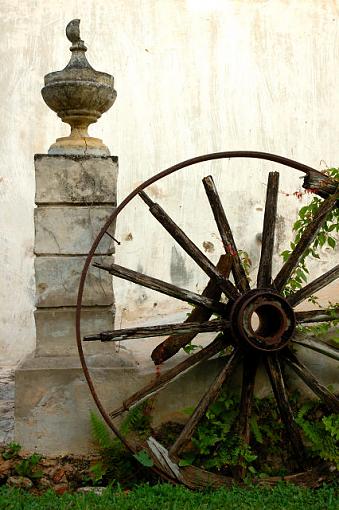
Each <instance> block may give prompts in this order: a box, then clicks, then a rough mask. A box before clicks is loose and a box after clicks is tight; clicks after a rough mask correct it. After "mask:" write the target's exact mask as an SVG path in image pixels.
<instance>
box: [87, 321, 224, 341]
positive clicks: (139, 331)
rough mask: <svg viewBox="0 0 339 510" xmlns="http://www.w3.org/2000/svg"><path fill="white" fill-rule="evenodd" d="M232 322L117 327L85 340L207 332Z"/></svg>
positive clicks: (126, 338)
mask: <svg viewBox="0 0 339 510" xmlns="http://www.w3.org/2000/svg"><path fill="white" fill-rule="evenodd" d="M229 325H230V322H229V321H226V320H224V319H215V320H212V321H207V322H179V323H176V324H161V325H160V326H145V327H137V328H125V329H116V330H114V331H102V332H101V333H98V334H96V335H87V336H85V337H84V341H85V342H91V341H94V340H100V341H101V342H110V341H113V342H118V341H123V340H135V339H138V338H150V337H155V336H165V335H170V334H171V335H181V334H185V333H194V334H196V335H197V334H198V333H207V332H209V331H222V330H223V329H225V328H227V327H229Z"/></svg>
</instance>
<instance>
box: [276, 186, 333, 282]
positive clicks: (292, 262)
mask: <svg viewBox="0 0 339 510" xmlns="http://www.w3.org/2000/svg"><path fill="white" fill-rule="evenodd" d="M337 199H338V194H334V195H330V196H329V197H328V198H326V200H324V201H323V203H322V204H321V206H320V207H319V209H318V212H317V213H316V214H315V216H314V218H313V221H312V222H311V223H310V224H309V225H308V226H307V227H306V228H305V230H304V232H303V234H302V236H301V238H300V240H299V242H298V243H297V245H296V247H295V248H294V250H293V251H292V253H291V255H290V256H289V258H288V259H287V261H286V262H285V264H284V265H283V267H282V268H281V270H280V271H279V273H278V274H277V276H276V278H275V280H274V286H275V288H276V289H277V290H279V291H280V290H282V289H283V287H284V286H285V285H286V283H287V281H288V279H289V278H290V276H291V274H292V273H293V271H294V269H295V268H296V267H297V265H298V262H299V260H300V258H301V257H302V256H303V254H304V252H305V251H306V250H307V248H308V247H309V246H310V244H311V243H312V241H313V240H314V238H315V236H316V235H317V232H318V230H319V228H320V227H321V226H322V224H323V223H324V221H325V219H326V216H327V214H328V213H329V212H330V211H331V210H332V209H333V208H334V207H335V206H336V201H337Z"/></svg>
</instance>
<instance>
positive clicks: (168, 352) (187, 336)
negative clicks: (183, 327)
mask: <svg viewBox="0 0 339 510" xmlns="http://www.w3.org/2000/svg"><path fill="white" fill-rule="evenodd" d="M231 266H232V256H231V255H221V257H220V259H219V262H218V264H217V266H216V267H217V269H218V271H220V272H221V273H222V274H223V275H224V276H226V278H227V277H228V276H229V273H230V270H231ZM202 296H205V297H208V298H210V299H213V300H215V301H218V300H219V299H220V297H221V289H220V287H219V285H218V284H217V283H216V281H215V280H214V279H211V280H210V281H209V282H208V284H207V286H206V288H205V289H204V290H203V292H202ZM211 315H212V311H211V310H208V309H207V308H204V307H201V306H196V307H195V308H194V309H193V310H192V312H191V313H190V314H189V316H188V317H187V319H186V320H185V322H204V321H208V319H209V318H210V317H211ZM195 336H196V333H194V332H191V333H184V334H182V335H175V336H172V335H171V336H169V337H168V338H166V340H164V341H163V342H161V343H160V344H159V345H158V346H157V347H156V348H155V349H154V350H153V352H152V354H151V358H152V360H153V361H154V363H155V364H156V365H160V364H161V363H164V361H166V360H168V359H169V358H171V357H172V356H174V354H176V353H177V352H179V351H180V349H181V348H182V347H184V346H185V345H187V344H188V343H189V342H191V341H192V340H193V338H194V337H195Z"/></svg>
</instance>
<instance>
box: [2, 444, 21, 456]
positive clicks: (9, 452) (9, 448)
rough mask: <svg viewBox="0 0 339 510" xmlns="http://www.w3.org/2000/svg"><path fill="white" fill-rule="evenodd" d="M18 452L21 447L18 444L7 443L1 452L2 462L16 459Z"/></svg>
mask: <svg viewBox="0 0 339 510" xmlns="http://www.w3.org/2000/svg"><path fill="white" fill-rule="evenodd" d="M20 450H21V445H20V444H19V443H14V442H13V443H9V444H8V445H6V447H5V450H4V451H3V452H2V458H3V459H4V460H10V459H15V458H16V457H18V455H19V452H20Z"/></svg>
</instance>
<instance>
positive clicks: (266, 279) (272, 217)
mask: <svg viewBox="0 0 339 510" xmlns="http://www.w3.org/2000/svg"><path fill="white" fill-rule="evenodd" d="M278 191H279V173H278V172H270V173H269V176H268V181H267V193H266V204H265V215H264V225H263V231H262V247H261V255H260V263H259V270H258V276H257V287H258V288H267V287H270V286H271V284H272V258H273V248H274V234H275V221H276V216H277V204H278Z"/></svg>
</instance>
